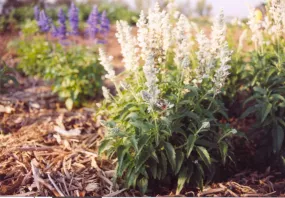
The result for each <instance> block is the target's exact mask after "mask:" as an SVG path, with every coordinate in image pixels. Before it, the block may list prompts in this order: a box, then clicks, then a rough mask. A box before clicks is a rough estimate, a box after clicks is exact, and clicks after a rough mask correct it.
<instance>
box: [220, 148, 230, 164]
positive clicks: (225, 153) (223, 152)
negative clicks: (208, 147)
mask: <svg viewBox="0 0 285 198" xmlns="http://www.w3.org/2000/svg"><path fill="white" fill-rule="evenodd" d="M219 148H220V153H221V156H222V161H223V164H224V165H225V164H226V159H227V154H228V145H227V144H226V143H225V142H220V143H219Z"/></svg>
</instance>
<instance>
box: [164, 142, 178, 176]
mask: <svg viewBox="0 0 285 198" xmlns="http://www.w3.org/2000/svg"><path fill="white" fill-rule="evenodd" d="M164 148H165V151H166V156H167V158H168V161H169V163H170V165H171V168H172V170H173V171H175V167H176V153H175V149H174V148H173V146H172V145H171V144H170V143H168V142H164Z"/></svg>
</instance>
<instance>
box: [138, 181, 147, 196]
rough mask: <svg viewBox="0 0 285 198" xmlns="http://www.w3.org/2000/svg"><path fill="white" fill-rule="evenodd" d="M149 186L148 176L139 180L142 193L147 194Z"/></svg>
mask: <svg viewBox="0 0 285 198" xmlns="http://www.w3.org/2000/svg"><path fill="white" fill-rule="evenodd" d="M147 186H148V180H147V179H146V178H141V179H140V180H139V181H138V187H139V189H140V192H141V193H142V194H145V193H146V190H147Z"/></svg>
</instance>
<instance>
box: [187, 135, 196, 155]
mask: <svg viewBox="0 0 285 198" xmlns="http://www.w3.org/2000/svg"><path fill="white" fill-rule="evenodd" d="M195 142H196V136H195V135H189V137H188V139H187V144H186V152H187V158H189V156H190V154H191V152H192V150H193V148H194V145H195Z"/></svg>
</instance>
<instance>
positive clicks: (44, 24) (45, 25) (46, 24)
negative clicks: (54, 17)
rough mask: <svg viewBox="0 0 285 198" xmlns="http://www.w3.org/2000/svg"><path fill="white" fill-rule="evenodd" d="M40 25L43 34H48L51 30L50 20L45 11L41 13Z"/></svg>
mask: <svg viewBox="0 0 285 198" xmlns="http://www.w3.org/2000/svg"><path fill="white" fill-rule="evenodd" d="M38 25H39V27H40V30H41V31H42V32H48V31H49V30H50V19H49V18H48V17H47V15H46V13H45V11H43V10H42V11H41V12H40V16H39V20H38Z"/></svg>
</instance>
